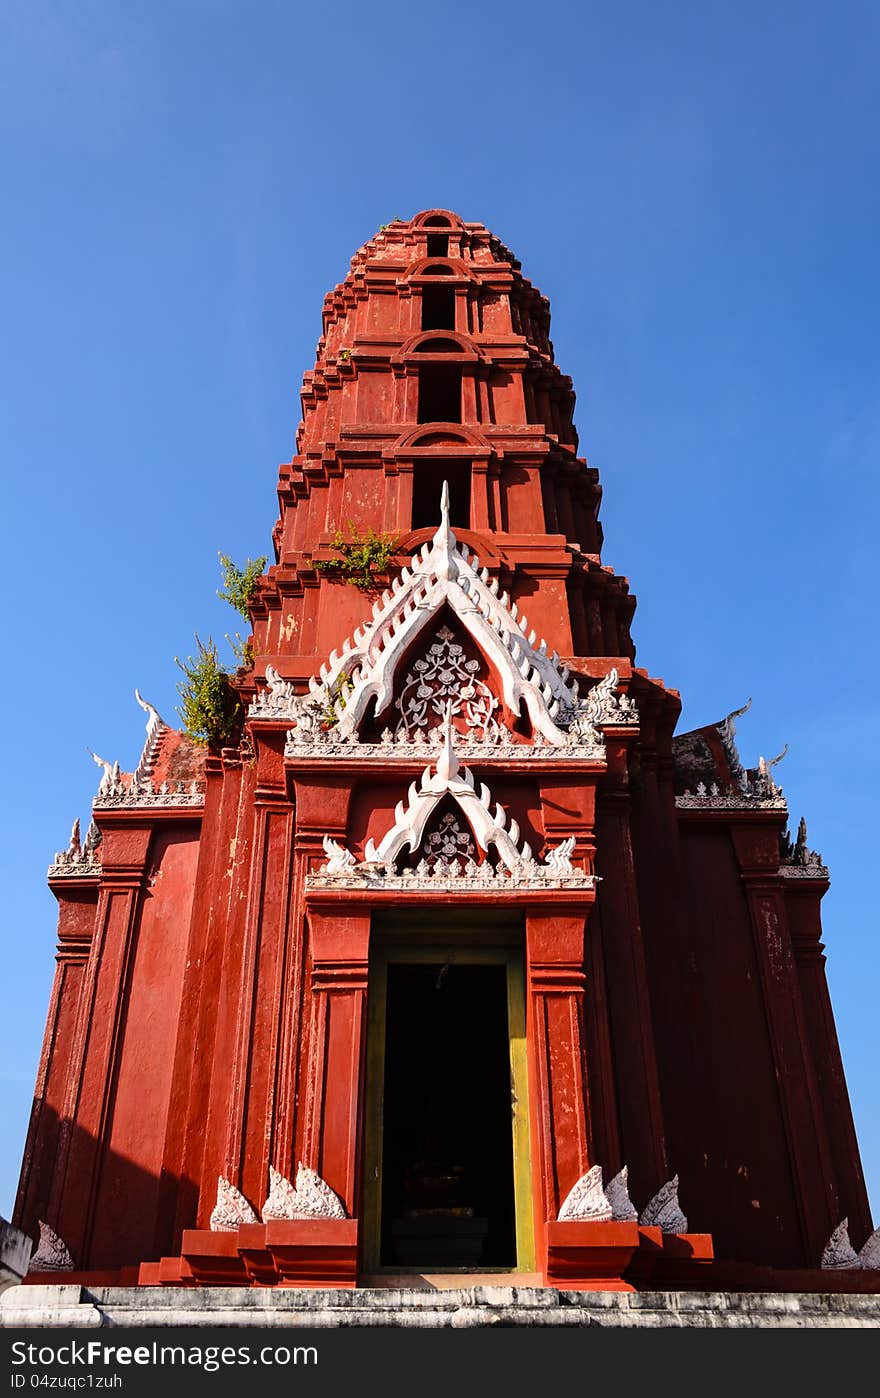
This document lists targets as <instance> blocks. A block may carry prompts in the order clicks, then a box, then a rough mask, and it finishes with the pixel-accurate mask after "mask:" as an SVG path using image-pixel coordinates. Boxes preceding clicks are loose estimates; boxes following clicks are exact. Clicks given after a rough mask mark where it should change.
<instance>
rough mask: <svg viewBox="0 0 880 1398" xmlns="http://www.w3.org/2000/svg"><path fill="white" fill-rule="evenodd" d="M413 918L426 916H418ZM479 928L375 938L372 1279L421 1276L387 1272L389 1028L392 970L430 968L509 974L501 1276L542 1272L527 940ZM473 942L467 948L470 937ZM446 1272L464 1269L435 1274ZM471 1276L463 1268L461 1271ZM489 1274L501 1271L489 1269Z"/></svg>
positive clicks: (368, 1218) (368, 1200) (370, 1030)
mask: <svg viewBox="0 0 880 1398" xmlns="http://www.w3.org/2000/svg"><path fill="white" fill-rule="evenodd" d="M413 916H414V917H418V916H419V914H418V913H417V912H416V910H415V909H414V910H413ZM480 930H481V929H480V926H479V924H478V923H476V924H474V925H473V926H471V927H465V928H462V927H461V926H460V925H459V927H458V928H454V929H453V928H450V927H447V926H442V927H438V926H434V927H431V928H430V932H429V935H430V938H431V940H430V941H429V942H426V943H425V942H423V943H420V944H418V945H413V940H412V933H411V932H410V933H409V935H405V934H404V932H403V928H402V926H398V927H396V928H395V927H392V928H390V929H389V930H388V931H386V932H384V933H383V932H382V931H381V930H379V931H374V932H373V934H372V936H371V939H370V940H371V945H370V970H369V991H368V999H367V1054H366V1072H367V1081H366V1092H365V1107H366V1121H365V1124H364V1191H363V1257H362V1267H363V1270H364V1271H365V1272H368V1273H375V1272H381V1271H395V1272H405V1271H407V1270H410V1271H418V1270H419V1269H418V1268H409V1269H407V1268H405V1267H393V1268H389V1267H387V1266H386V1267H383V1266H382V1264H381V1246H382V1243H381V1233H382V1146H383V1136H384V1129H383V1128H384V1106H385V1102H384V1097H385V1026H386V1012H387V999H388V967H389V965H390V964H392V963H394V964H401V963H405V964H413V963H415V964H417V963H420V962H421V963H423V964H424V963H429V964H430V963H431V962H436V963H438V964H441V965H443V964H445V963H446V962H449V963H450V964H457V965H462V966H464V965H470V966H504V967H505V968H506V970H507V977H506V980H507V1024H508V1033H509V1043H510V1092H511V1117H512V1130H513V1194H514V1214H515V1232H516V1267H515V1269H514V1268H504V1269H498V1270H505V1271H506V1270H516V1271H518V1272H532V1271H534V1267H535V1238H534V1220H533V1217H532V1190H531V1147H530V1140H529V1095H528V1062H527V1057H526V1006H525V977H524V971H523V950H522V937H521V935H519V936H517V934H516V932H515V931H511V930H506V931H501V932H500V933H499V932H498V931H497V930H495V929H493V928H486V929H485V931H486V934H487V936H488V937H490V938H491V941H489V940H487V941H486V942H483V943H480V942H479V941H476V943H475V942H474V939H475V937H476V938H479V936H480ZM465 937H466V938H467V944H465V941H464V938H465ZM435 1270H437V1271H440V1270H453V1271H454V1270H458V1269H455V1268H452V1269H441V1268H437V1269H435ZM461 1270H464V1269H461ZM487 1270H495V1269H494V1268H492V1269H487Z"/></svg>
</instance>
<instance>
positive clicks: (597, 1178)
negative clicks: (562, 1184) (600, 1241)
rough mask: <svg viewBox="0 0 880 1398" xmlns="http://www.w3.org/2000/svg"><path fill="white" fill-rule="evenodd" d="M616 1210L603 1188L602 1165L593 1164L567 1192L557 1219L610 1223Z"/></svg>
mask: <svg viewBox="0 0 880 1398" xmlns="http://www.w3.org/2000/svg"><path fill="white" fill-rule="evenodd" d="M613 1214H614V1211H613V1209H612V1207H611V1204H610V1203H609V1201H608V1199H607V1198H606V1196H605V1191H604V1190H603V1188H602V1166H601V1165H593V1166H592V1167H591V1169H589V1170H588V1171H587V1173H586V1174H585V1175H581V1177H580V1179H579V1180H578V1181H577V1183H576V1184H574V1185H572V1187H571V1189H570V1190H569V1191H568V1193H567V1194H566V1196H565V1198H564V1199H563V1201H562V1204H561V1205H560V1209H559V1213H558V1214H557V1219H558V1221H559V1222H560V1223H564V1222H565V1220H566V1219H572V1220H573V1219H577V1220H578V1222H590V1223H610V1222H611V1219H612V1217H613Z"/></svg>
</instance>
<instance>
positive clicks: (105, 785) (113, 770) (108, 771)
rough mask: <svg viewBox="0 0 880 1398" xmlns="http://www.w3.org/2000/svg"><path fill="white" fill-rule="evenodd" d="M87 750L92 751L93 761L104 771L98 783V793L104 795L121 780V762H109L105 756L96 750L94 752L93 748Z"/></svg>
mask: <svg viewBox="0 0 880 1398" xmlns="http://www.w3.org/2000/svg"><path fill="white" fill-rule="evenodd" d="M86 752H88V753H91V757H92V761H93V762H94V763H96V765H97V766H98V767H100V768H101V769H102V770H103V772H104V775H103V777H102V778H101V780H100V782H99V783H98V795H99V796H103V794H104V792H105V791H109V790H110V788H111V787H114V786H115V785H116V783H117V781H118V780H119V763H118V762H114V763H113V764H112V765H111V764H110V763H109V762H105V760H104V758H103V757H99V756H98V754H97V753H96V752H92V749H91V748H86Z"/></svg>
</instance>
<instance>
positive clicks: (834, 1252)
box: [819, 1218, 859, 1270]
mask: <svg viewBox="0 0 880 1398" xmlns="http://www.w3.org/2000/svg"><path fill="white" fill-rule="evenodd" d="M858 1265H859V1258H858V1254H857V1252H856V1250H855V1248H854V1247H853V1245H852V1243H851V1242H850V1240H849V1219H848V1218H844V1219H842V1220H841V1222H840V1223H838V1225H837V1227H836V1228H835V1230H834V1232H833V1233H832V1234H831V1237H830V1238H829V1239H828V1242H827V1243H826V1244H825V1251H824V1252H823V1253H822V1261H821V1262H820V1263H819V1266H820V1267H824V1268H826V1269H828V1270H834V1269H835V1268H841V1267H845V1268H853V1267H858Z"/></svg>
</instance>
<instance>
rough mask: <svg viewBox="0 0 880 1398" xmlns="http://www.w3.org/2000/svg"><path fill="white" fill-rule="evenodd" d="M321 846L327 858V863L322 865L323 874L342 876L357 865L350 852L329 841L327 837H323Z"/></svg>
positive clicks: (333, 841)
mask: <svg viewBox="0 0 880 1398" xmlns="http://www.w3.org/2000/svg"><path fill="white" fill-rule="evenodd" d="M322 844H323V846H324V853H325V854H326V856H327V863H326V864H325V865H324V873H325V874H344V873H345V872H346V871H347V870H348V869H353V868H354V866H355V865H356V864H357V860H356V859H355V857H354V855H353V854H352V853H351V852H350V850H347V849H343V847H342V845H340V844H337V843H336V841H335V840H331V838H330V836H329V835H325V836H324V839H323V841H322Z"/></svg>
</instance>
